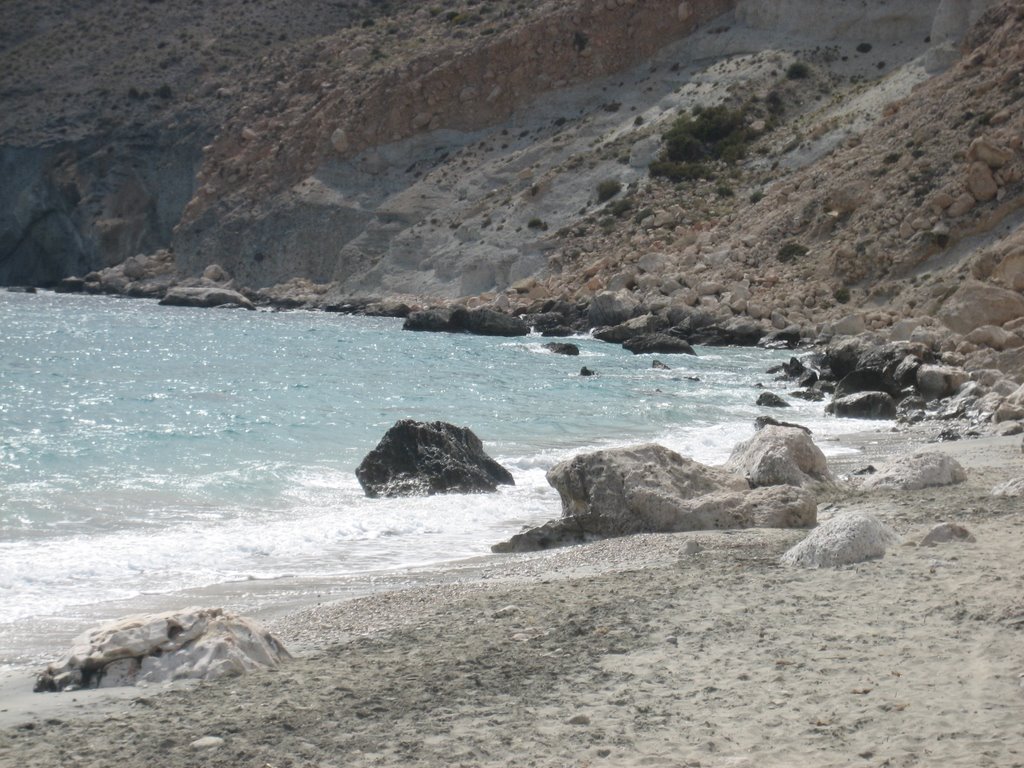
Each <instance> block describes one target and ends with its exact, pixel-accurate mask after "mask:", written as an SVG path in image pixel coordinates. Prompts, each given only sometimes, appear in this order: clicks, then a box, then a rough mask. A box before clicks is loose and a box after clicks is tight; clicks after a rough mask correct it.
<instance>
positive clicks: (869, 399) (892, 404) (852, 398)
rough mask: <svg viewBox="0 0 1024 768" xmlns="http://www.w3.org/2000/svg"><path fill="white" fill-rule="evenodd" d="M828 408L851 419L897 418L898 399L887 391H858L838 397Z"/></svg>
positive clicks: (837, 414) (831, 411)
mask: <svg viewBox="0 0 1024 768" xmlns="http://www.w3.org/2000/svg"><path fill="white" fill-rule="evenodd" d="M827 410H828V411H829V412H830V413H834V414H835V415H836V416H844V417H846V418H849V419H895V418H896V401H895V400H893V399H892V396H891V395H889V394H887V393H885V392H858V393H857V394H855V395H847V396H846V397H838V398H836V399H835V400H833V401H832V402H831V403H829V405H828V408H827Z"/></svg>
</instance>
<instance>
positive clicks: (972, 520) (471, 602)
mask: <svg viewBox="0 0 1024 768" xmlns="http://www.w3.org/2000/svg"><path fill="white" fill-rule="evenodd" d="M912 439H920V438H910V437H908V435H906V434H900V435H889V434H884V433H883V434H862V435H854V436H849V437H846V438H843V443H844V444H845V445H848V446H851V447H855V448H857V449H858V451H859V453H857V454H850V455H845V456H840V457H837V458H834V459H830V464H831V465H832V466H833V469H834V470H835V471H837V472H838V473H845V472H849V471H851V470H853V469H856V468H858V467H860V466H863V465H865V464H867V463H872V464H876V465H877V463H878V462H879V461H881V460H882V459H883V458H884V457H885V456H887V455H891V454H893V453H899V452H905V451H908V450H909V449H910V445H912V443H911V442H908V441H910V440H912ZM929 448H933V449H935V450H942V451H946V452H949V453H952V454H953V455H954V456H955V457H956V458H957V459H958V460H959V461H960V462H961V463H962V464H963V465H964V466H965V467H966V468H967V470H968V480H967V482H966V483H963V484H961V485H958V486H953V487H948V488H939V489H927V490H922V491H913V492H888V491H887V492H871V493H865V492H858V491H852V492H845V493H837V494H835V496H834V497H833V498H831V499H827V500H825V502H824V503H823V504H822V506H821V507H820V510H819V519H822V520H823V519H827V518H828V517H829V516H830V515H832V514H835V513H836V512H838V511H841V510H847V509H857V510H864V511H868V512H871V513H873V514H876V515H878V516H879V517H880V518H882V519H883V520H885V521H886V522H888V523H889V524H890V525H892V526H893V527H894V528H895V529H896V530H897V531H898V532H899V533H900V534H901V536H902V537H903V538H904V543H903V545H901V546H897V547H894V548H892V549H890V551H889V553H888V554H887V555H886V556H885V558H883V559H881V560H878V561H872V562H866V563H861V564H859V565H856V566H851V567H846V568H840V569H835V570H831V569H830V570H797V569H790V568H784V567H781V566H779V565H778V556H779V555H780V554H781V553H782V552H783V551H785V550H786V549H787V548H788V547H789V546H791V545H792V544H794V543H795V542H797V541H799V540H800V539H801V538H802V537H803V536H804V535H805V533H804V532H803V531H792V530H788V531H783V530H751V531H736V532H729V531H722V532H703V533H687V534H673V535H644V536H634V537H629V538H624V539H617V540H610V541H603V542H598V543H594V544H590V545H586V546H579V547H574V548H570V549H565V550H559V551H555V552H548V553H540V554H531V555H518V556H500V557H499V556H495V557H489V558H482V559H480V560H478V561H475V562H471V563H464V564H457V565H455V566H453V567H450V568H445V569H440V570H438V571H437V572H435V573H434V574H433V575H431V574H422V575H421V576H420V577H419V578H417V579H416V580H415V584H416V585H415V586H408V585H407V584H406V585H405V586H398V585H395V586H396V588H394V589H390V590H385V591H382V592H378V593H376V594H371V595H368V596H365V597H361V598H358V599H350V600H344V601H340V602H332V603H324V604H320V605H311V606H307V607H305V608H302V609H299V610H296V611H294V612H292V613H289V614H287V615H285V616H280V617H277V618H274V619H272V621H271V626H272V628H273V630H274V631H275V633H276V634H277V635H278V636H279V637H280V638H281V639H282V640H283V641H284V642H285V644H286V645H287V646H288V647H289V648H290V649H291V650H292V651H293V652H294V653H295V654H296V657H297V658H296V659H295V660H294V661H292V662H290V663H288V664H287V665H285V666H283V667H282V668H281V669H279V670H276V671H268V672H262V673H258V674H253V675H250V676H247V677H244V678H236V679H231V680H225V681H219V682H213V683H201V684H191V685H174V686H169V687H166V688H165V687H161V686H151V687H149V688H129V689H121V690H118V691H114V692H109V691H79V692H75V693H64V694H31V693H29V692H28V691H29V690H30V687H31V680H30V679H28V676H26V675H22V676H16V677H9V678H8V679H7V680H6V681H4V682H3V683H2V685H0V710H3V711H0V765H2V766H5V768H6V766H12V767H13V766H19V767H21V768H35V767H36V766H39V767H42V766H46V767H47V768H50V767H51V766H78V765H81V766H95V767H96V768H99V767H100V766H104V767H106V766H118V767H119V768H136V767H138V768H141V766H164V765H167V766H171V765H173V766H258V767H259V768H264V767H267V766H269V767H272V768H285V767H286V766H317V767H318V768H323V767H326V766H397V765H429V766H449V765H465V766H499V765H500V766H504V765H527V766H602V765H608V766H809V765H813V766H850V765H865V766H917V765H942V766H950V765H957V766H959V765H963V766H1014V765H1024V687H1022V686H1024V546H1022V543H1024V514H1022V513H1021V501H1020V500H1019V499H1008V498H995V497H992V496H991V495H990V492H991V489H992V487H993V486H994V485H995V484H997V483H998V482H1001V481H1003V480H1006V479H1011V478H1015V477H1021V476H1024V456H1022V454H1021V442H1020V438H1019V437H1011V438H985V439H979V440H964V441H958V442H952V443H939V444H935V445H932V446H929ZM946 520H955V521H957V522H959V523H961V524H963V525H965V526H966V527H967V528H969V529H970V530H971V532H972V533H974V535H975V536H976V537H977V542H976V543H973V544H966V543H959V544H955V543H954V544H945V545H940V546H938V547H918V546H916V545H915V543H916V542H917V541H919V540H920V539H921V537H923V535H924V534H925V533H926V532H927V530H928V529H929V528H930V527H931V526H932V525H933V524H935V523H937V522H942V521H946ZM691 541H696V542H698V544H699V545H700V549H699V551H697V552H696V553H693V554H686V552H687V551H688V549H689V548H688V547H686V545H687V542H691ZM204 737H214V738H212V739H206V740H205V741H204V742H200V744H199V745H197V744H195V742H197V740H199V739H203V738H204ZM206 744H212V745H213V746H204V745H206Z"/></svg>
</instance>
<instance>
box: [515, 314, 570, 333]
mask: <svg viewBox="0 0 1024 768" xmlns="http://www.w3.org/2000/svg"><path fill="white" fill-rule="evenodd" d="M525 319H526V322H528V323H529V324H530V325H532V326H533V328H534V329H535V330H536V331H537V332H538V333H540V334H541V335H542V336H543V335H548V336H568V335H569V334H571V333H572V331H570V330H569V323H567V322H566V320H565V315H563V314H562V313H561V312H541V313H539V314H536V315H530V316H529V317H527V318H525ZM563 328H564V329H565V330H566V333H560V332H559V333H556V332H555V331H560V330H561V329H563Z"/></svg>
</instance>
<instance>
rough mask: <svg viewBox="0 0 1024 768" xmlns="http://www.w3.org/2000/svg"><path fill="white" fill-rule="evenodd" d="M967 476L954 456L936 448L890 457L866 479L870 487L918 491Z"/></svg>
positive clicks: (963, 478) (948, 483)
mask: <svg viewBox="0 0 1024 768" xmlns="http://www.w3.org/2000/svg"><path fill="white" fill-rule="evenodd" d="M966 479H967V473H966V472H965V471H964V468H963V467H962V466H960V464H959V462H957V460H956V459H954V458H953V457H952V456H949V455H947V454H945V453H939V452H937V451H922V452H918V453H914V454H911V455H910V456H897V457H895V458H893V459H890V460H889V461H887V462H886V463H885V464H883V465H882V466H881V467H879V468H878V471H877V472H876V473H875V474H873V475H871V477H868V478H866V479H865V480H864V486H863V487H864V488H867V489H876V488H877V489H881V488H889V489H898V490H904V491H916V490H920V489H922V488H936V487H941V486H944V485H955V484H956V483H962V482H964V480H966Z"/></svg>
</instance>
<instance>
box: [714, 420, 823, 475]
mask: <svg viewBox="0 0 1024 768" xmlns="http://www.w3.org/2000/svg"><path fill="white" fill-rule="evenodd" d="M723 469H725V470H726V471H728V472H732V473H734V474H737V475H740V476H741V477H745V478H746V479H747V482H748V483H750V485H751V487H755V488H756V487H759V486H771V485H795V486H802V485H806V484H809V483H829V482H832V480H833V478H832V473H831V472H830V471H829V468H828V462H827V461H826V459H825V454H823V453H822V452H821V449H820V448H818V446H816V445H815V444H814V441H813V440H811V437H810V435H809V434H807V432H806V431H805V430H803V429H800V428H799V427H784V426H770V425H769V426H765V427H763V428H762V429H759V430H758V431H757V432H755V433H754V436H753V437H751V438H750V439H749V440H745V441H744V442H742V443H740V444H739V445H737V446H736V447H735V448H734V449H733V451H732V454H731V455H730V456H729V460H728V461H727V462H726V463H725V466H724V467H723Z"/></svg>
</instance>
